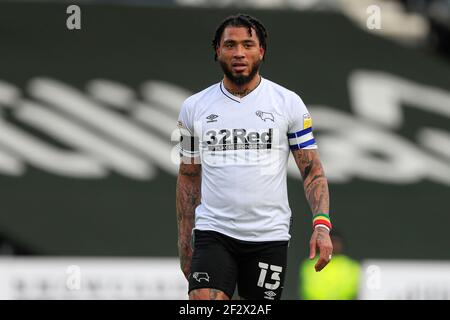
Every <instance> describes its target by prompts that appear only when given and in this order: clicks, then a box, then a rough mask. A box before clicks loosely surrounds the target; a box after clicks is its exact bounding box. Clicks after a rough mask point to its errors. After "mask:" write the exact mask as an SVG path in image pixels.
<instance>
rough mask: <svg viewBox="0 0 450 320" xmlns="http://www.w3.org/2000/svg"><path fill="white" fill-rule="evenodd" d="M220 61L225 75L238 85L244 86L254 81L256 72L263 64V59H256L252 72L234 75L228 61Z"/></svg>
mask: <svg viewBox="0 0 450 320" xmlns="http://www.w3.org/2000/svg"><path fill="white" fill-rule="evenodd" d="M219 62H220V66H221V67H222V70H223V73H224V74H225V76H226V77H227V78H228V79H230V81H231V82H232V83H234V84H235V85H237V86H243V85H246V84H247V83H249V82H250V81H252V80H253V78H255V76H256V74H257V73H258V71H259V67H260V65H261V60H258V61H256V62H255V63H253V64H252V66H251V69H250V73H249V74H248V75H247V76H244V75H243V74H237V75H234V74H233V71H232V70H231V68H229V67H228V65H227V64H226V62H224V61H219Z"/></svg>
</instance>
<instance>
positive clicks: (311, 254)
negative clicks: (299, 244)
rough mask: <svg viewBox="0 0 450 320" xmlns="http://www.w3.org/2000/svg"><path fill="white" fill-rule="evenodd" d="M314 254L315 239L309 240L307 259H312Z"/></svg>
mask: <svg viewBox="0 0 450 320" xmlns="http://www.w3.org/2000/svg"><path fill="white" fill-rule="evenodd" d="M315 256H316V240H315V239H314V240H311V242H310V243H309V259H310V260H312V259H314V257H315Z"/></svg>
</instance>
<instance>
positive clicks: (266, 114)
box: [255, 110, 275, 122]
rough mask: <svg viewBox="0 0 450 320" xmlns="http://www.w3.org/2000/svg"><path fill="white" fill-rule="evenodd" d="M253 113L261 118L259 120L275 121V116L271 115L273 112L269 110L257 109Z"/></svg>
mask: <svg viewBox="0 0 450 320" xmlns="http://www.w3.org/2000/svg"><path fill="white" fill-rule="evenodd" d="M255 114H256V115H257V116H258V117H260V118H261V120H263V121H264V122H266V120H272V122H275V118H274V117H273V114H272V113H270V112H264V111H261V110H258V111H256V112H255Z"/></svg>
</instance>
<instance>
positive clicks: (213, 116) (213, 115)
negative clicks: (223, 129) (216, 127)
mask: <svg viewBox="0 0 450 320" xmlns="http://www.w3.org/2000/svg"><path fill="white" fill-rule="evenodd" d="M218 117H219V116H218V115H217V114H210V115H209V116H207V117H206V119H208V121H206V122H208V123H209V122H217V120H216V119H217V118H218Z"/></svg>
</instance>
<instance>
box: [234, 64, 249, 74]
mask: <svg viewBox="0 0 450 320" xmlns="http://www.w3.org/2000/svg"><path fill="white" fill-rule="evenodd" d="M231 67H232V68H233V70H234V71H235V72H242V71H244V70H245V69H247V64H246V63H243V62H236V63H232V64H231Z"/></svg>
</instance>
